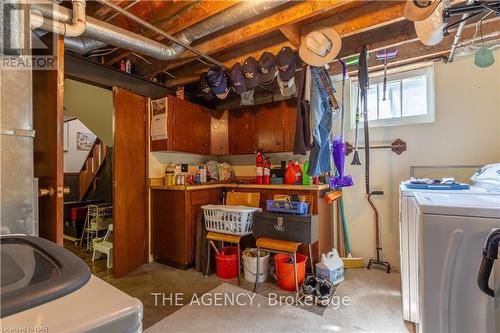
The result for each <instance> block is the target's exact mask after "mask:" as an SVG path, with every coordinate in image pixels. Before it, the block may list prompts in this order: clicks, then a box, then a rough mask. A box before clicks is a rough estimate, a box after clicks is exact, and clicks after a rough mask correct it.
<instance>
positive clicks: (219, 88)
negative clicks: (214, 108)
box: [207, 66, 229, 99]
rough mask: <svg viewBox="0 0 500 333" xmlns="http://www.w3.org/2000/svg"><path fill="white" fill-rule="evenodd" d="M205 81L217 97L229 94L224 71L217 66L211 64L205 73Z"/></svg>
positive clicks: (220, 97) (221, 97) (224, 96)
mask: <svg viewBox="0 0 500 333" xmlns="http://www.w3.org/2000/svg"><path fill="white" fill-rule="evenodd" d="M207 81H208V83H209V84H210V88H212V92H213V93H214V94H215V95H216V96H217V98H219V99H224V98H226V97H227V95H228V94H229V87H228V82H227V75H226V73H225V72H224V71H223V70H222V69H221V68H220V67H219V66H212V67H211V68H210V69H209V70H208V73H207Z"/></svg>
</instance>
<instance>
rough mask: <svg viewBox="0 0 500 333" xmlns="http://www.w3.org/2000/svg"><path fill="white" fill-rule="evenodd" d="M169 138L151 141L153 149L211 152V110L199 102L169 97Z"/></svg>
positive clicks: (198, 152)
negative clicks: (198, 103)
mask: <svg viewBox="0 0 500 333" xmlns="http://www.w3.org/2000/svg"><path fill="white" fill-rule="evenodd" d="M167 103H168V111H167V112H168V119H167V135H168V139H166V140H158V141H152V142H151V150H152V151H179V152H185V153H193V154H200V155H209V154H210V121H211V116H210V111H209V110H208V109H206V108H204V107H202V106H199V105H197V104H194V103H191V102H188V101H185V100H181V99H178V98H175V97H173V96H168V97H167Z"/></svg>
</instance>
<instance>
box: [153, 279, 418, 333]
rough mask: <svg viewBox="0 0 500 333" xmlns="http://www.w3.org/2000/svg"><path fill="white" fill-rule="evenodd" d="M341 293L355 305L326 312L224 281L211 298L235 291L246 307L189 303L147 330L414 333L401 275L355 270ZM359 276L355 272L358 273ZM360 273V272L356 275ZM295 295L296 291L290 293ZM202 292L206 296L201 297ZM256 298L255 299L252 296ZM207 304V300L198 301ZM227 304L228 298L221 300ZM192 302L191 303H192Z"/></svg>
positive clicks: (212, 292)
mask: <svg viewBox="0 0 500 333" xmlns="http://www.w3.org/2000/svg"><path fill="white" fill-rule="evenodd" d="M349 275H350V276H349V277H348V279H347V280H346V281H345V282H344V283H342V284H341V285H340V286H339V288H338V290H337V296H339V298H340V299H341V298H342V297H343V296H347V295H348V296H349V297H350V304H349V305H340V306H339V307H338V308H334V307H333V306H330V307H329V308H327V309H326V311H325V312H324V314H323V315H322V316H320V315H316V314H313V313H311V312H309V311H305V310H303V309H300V308H298V307H295V306H291V305H286V304H283V305H279V306H276V305H273V304H270V302H269V299H268V297H265V296H262V295H255V294H254V293H252V292H250V291H248V290H245V289H242V288H239V287H237V286H234V285H232V284H228V283H223V284H221V285H220V286H218V287H217V288H215V289H213V290H211V291H210V292H208V293H207V295H206V296H205V297H206V298H205V301H206V302H209V301H215V296H217V297H220V299H222V298H224V297H227V298H228V299H233V297H234V295H241V296H240V300H242V301H245V300H246V303H247V305H246V306H238V305H230V304H229V305H226V306H214V305H211V306H210V305H199V304H192V305H185V306H184V307H182V308H181V309H179V310H178V311H176V312H175V313H173V314H171V315H170V316H168V317H166V318H165V319H163V320H161V321H159V322H158V323H156V324H154V325H153V326H151V327H150V328H148V329H147V330H145V332H146V333H157V332H158V333H159V332H196V333H200V332H202V333H209V332H231V333H235V332H237V333H239V332H353V331H356V332H408V331H410V330H411V326H410V325H408V324H405V323H404V321H403V320H402V319H401V309H400V306H401V303H400V297H401V296H400V293H399V290H397V287H398V279H399V275H398V274H389V275H387V274H385V273H383V272H378V271H375V270H372V271H371V272H370V271H367V270H359V271H358V270H354V271H351V272H350V274H349ZM353 275H354V276H353ZM356 275H358V276H356ZM289 295H292V294H289ZM199 296H201V295H199ZM251 298H252V303H250V299H251ZM198 300H199V301H200V302H201V299H198ZM221 302H222V301H221ZM187 303H188V302H187Z"/></svg>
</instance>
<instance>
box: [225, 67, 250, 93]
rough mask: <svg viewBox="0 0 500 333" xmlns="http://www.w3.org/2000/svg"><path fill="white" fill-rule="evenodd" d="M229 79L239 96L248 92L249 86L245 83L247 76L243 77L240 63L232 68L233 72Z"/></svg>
mask: <svg viewBox="0 0 500 333" xmlns="http://www.w3.org/2000/svg"><path fill="white" fill-rule="evenodd" d="M229 79H230V80H231V86H232V87H233V90H234V91H235V92H236V93H237V94H238V95H239V94H241V93H244V92H245V91H247V86H246V82H245V76H244V75H243V68H242V67H241V64H240V63H239V62H237V63H235V64H234V65H233V67H231V72H229Z"/></svg>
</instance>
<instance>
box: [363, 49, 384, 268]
mask: <svg viewBox="0 0 500 333" xmlns="http://www.w3.org/2000/svg"><path fill="white" fill-rule="evenodd" d="M366 54H367V50H366V45H364V46H363V49H362V50H361V53H360V55H359V71H358V79H359V80H358V81H359V86H360V92H361V108H362V109H363V127H364V128H363V130H364V137H365V189H366V195H367V200H368V203H369V204H370V207H371V208H372V209H373V212H374V215H375V248H376V253H377V258H376V259H370V261H369V262H368V266H367V267H366V268H367V269H371V267H372V265H380V266H384V267H385V268H386V271H387V273H390V272H391V265H390V264H389V263H388V262H387V261H383V260H381V259H380V251H382V245H381V242H380V224H379V216H378V210H377V207H375V204H374V203H373V201H372V196H375V195H383V194H384V192H383V191H371V190H370V139H369V131H368V105H367V103H368V86H369V82H368V64H367V61H366Z"/></svg>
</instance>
